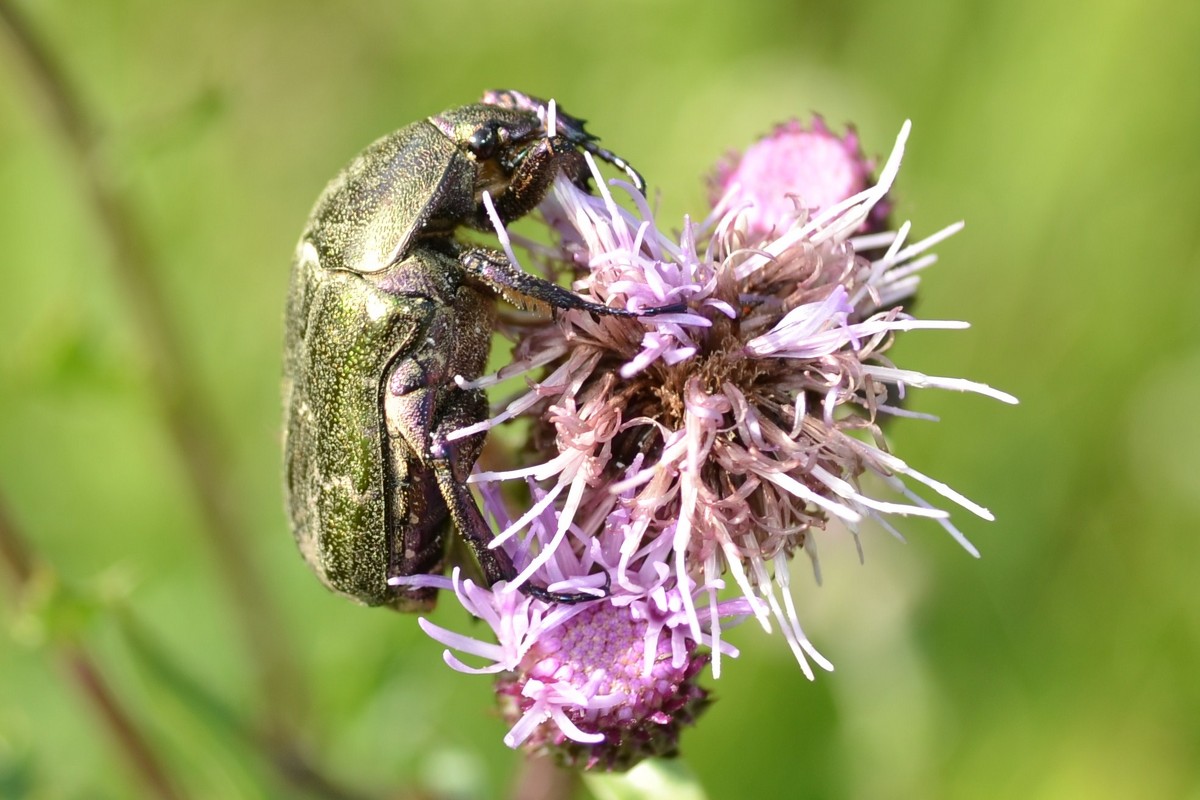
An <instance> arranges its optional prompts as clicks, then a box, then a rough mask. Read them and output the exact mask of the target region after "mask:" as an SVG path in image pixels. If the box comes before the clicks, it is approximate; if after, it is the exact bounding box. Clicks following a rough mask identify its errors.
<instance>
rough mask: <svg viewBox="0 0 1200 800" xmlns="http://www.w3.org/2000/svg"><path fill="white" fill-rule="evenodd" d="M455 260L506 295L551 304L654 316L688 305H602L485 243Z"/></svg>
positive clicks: (604, 312)
mask: <svg viewBox="0 0 1200 800" xmlns="http://www.w3.org/2000/svg"><path fill="white" fill-rule="evenodd" d="M458 260H459V263H460V264H462V267H463V269H464V270H466V272H467V274H468V275H470V276H471V277H473V278H475V279H477V280H479V281H481V282H482V283H485V284H487V285H488V286H490V287H491V288H492V289H495V290H496V291H497V292H499V293H500V294H501V295H503V296H504V297H505V298H506V299H509V298H512V296H513V295H516V296H517V297H518V298H519V297H529V298H533V299H534V300H536V301H538V302H541V303H545V304H546V305H548V306H550V307H551V308H558V309H575V310H578V311H587V312H589V313H592V314H599V315H602V316H609V317H653V316H656V315H658V314H678V313H680V312H681V311H684V310H686V308H687V307H686V305H684V304H683V303H672V304H671V305H666V306H657V307H655V308H647V309H646V310H645V311H627V310H626V309H624V308H612V307H611V306H606V305H601V304H600V303H597V302H594V301H592V300H585V299H584V298H582V297H580V296H579V295H577V294H575V293H574V292H572V291H570V290H569V289H564V288H563V287H561V286H559V285H558V284H557V283H552V282H551V281H548V280H546V279H545V278H539V277H537V276H535V275H530V274H529V273H528V272H525V271H524V270H521V269H519V268H517V267H514V266H513V265H512V263H510V262H509V260H508V258H507V257H506V256H505V255H504V254H503V253H498V252H496V251H495V250H489V249H488V248H486V247H469V248H466V249H464V250H463V251H462V252H461V253H459V256H458Z"/></svg>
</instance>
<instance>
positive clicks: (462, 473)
mask: <svg viewBox="0 0 1200 800" xmlns="http://www.w3.org/2000/svg"><path fill="white" fill-rule="evenodd" d="M486 414H487V398H486V396H485V395H484V393H483V392H482V391H480V390H474V391H466V392H457V393H455V396H454V398H453V399H451V400H449V401H448V402H447V404H446V413H444V414H443V415H442V417H441V419H440V420H439V423H438V426H437V428H436V429H435V430H434V431H433V434H432V437H431V443H432V447H431V461H430V466H431V467H432V469H433V474H434V475H435V476H436V478H437V483H438V489H439V490H440V491H441V495H442V497H443V498H444V499H445V501H446V508H447V509H448V510H449V512H450V518H451V519H452V520H453V521H454V524H455V525H456V526H457V527H458V530H459V532H460V533H461V534H462V537H463V539H464V540H465V541H466V543H467V545H468V546H469V547H470V548H471V552H472V553H473V554H474V555H475V558H476V559H477V560H478V561H479V566H480V569H482V570H483V576H484V578H485V579H486V580H487V582H488V584H489V585H490V584H494V583H497V582H499V581H512V580H513V579H514V578H516V576H517V570H516V567H515V566H514V565H513V562H512V559H511V558H510V557H509V555H508V553H507V552H506V551H505V550H504V549H503V548H500V547H489V544H490V543H491V541H492V539H493V535H492V529H491V527H490V526H489V525H488V524H487V520H485V519H484V518H483V512H481V511H480V510H479V505H478V504H477V503H476V502H475V497H474V495H472V494H471V490H470V489H469V488H468V487H467V478H468V477H469V476H470V473H471V468H472V467H473V466H474V465H475V461H476V460H477V459H478V458H479V451H480V450H481V449H482V446H483V434H477V435H475V436H470V437H466V438H465V439H460V440H458V441H455V442H449V441H447V439H446V435H447V434H448V433H450V432H451V431H455V430H459V429H460V428H464V427H466V426H467V425H470V424H473V423H474V422H475V421H476V420H479V419H481V418H483V417H485V416H486ZM609 586H610V580H609V578H608V576H607V575H606V576H605V584H604V589H603V594H601V595H596V594H590V593H585V592H569V593H567V592H552V591H550V590H549V589H547V588H546V587H544V586H538V585H537V584H534V583H530V582H526V583H524V584H522V585H521V586H520V591H521V592H523V593H525V594H528V595H530V596H532V597H536V598H537V599H538V600H542V601H545V602H547V603H583V602H587V601H589V600H598V599H600V598H601V597H607V596H608V590H609Z"/></svg>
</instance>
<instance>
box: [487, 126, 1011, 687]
mask: <svg viewBox="0 0 1200 800" xmlns="http://www.w3.org/2000/svg"><path fill="white" fill-rule="evenodd" d="M907 133H908V125H907V124H906V125H905V127H904V129H903V130H902V131H901V135H900V137H899V138H898V140H897V144H896V148H895V149H894V151H893V153H892V156H891V158H889V160H888V162H887V164H885V166H884V168H883V170H882V172H881V177H880V183H878V184H877V185H875V186H873V187H870V188H866V189H863V191H861V192H859V193H857V194H855V195H853V196H851V197H847V198H843V199H842V200H840V201H837V202H833V203H832V204H830V205H829V206H828V207H826V208H823V209H821V210H820V211H819V212H818V213H817V214H816V215H815V216H811V217H810V215H809V213H808V211H807V209H804V208H800V209H799V210H798V211H797V213H796V214H795V216H794V218H792V219H791V221H790V223H789V225H788V227H786V228H785V229H782V230H775V231H774V232H773V233H772V234H770V235H768V236H765V237H764V238H762V239H761V240H759V241H758V242H757V243H756V246H755V247H754V249H745V248H744V247H743V243H744V242H746V241H747V240H748V235H749V234H748V230H750V226H751V223H752V219H751V218H750V217H749V216H748V214H749V211H748V210H747V208H746V207H744V206H743V207H739V206H738V205H737V203H735V202H732V201H731V200H730V198H728V197H727V198H725V199H723V200H722V201H721V202H720V203H719V204H718V206H719V208H725V209H728V210H727V211H726V212H725V213H724V214H718V215H715V216H714V217H713V218H712V219H710V220H708V221H706V223H705V224H704V225H697V224H694V223H692V222H690V221H689V220H685V223H684V228H683V232H682V234H681V235H680V236H679V237H678V238H675V237H669V236H667V235H666V234H664V233H663V232H662V231H661V230H660V228H659V227H658V225H657V224H656V223H655V221H654V219H653V216H652V214H651V212H650V210H649V206H648V204H647V202H646V200H645V198H644V197H642V196H641V195H640V193H638V192H637V191H636V190H634V189H633V187H632V186H630V185H628V184H623V183H620V182H615V183H616V185H619V186H621V187H622V188H623V190H624V191H625V192H626V193H627V194H628V195H629V196H630V199H631V202H632V205H633V207H634V208H635V209H636V211H629V210H627V209H626V208H624V207H622V206H621V205H619V204H617V203H616V202H615V200H614V198H613V197H612V195H611V194H610V192H609V190H608V187H607V186H605V185H604V183H603V181H602V180H601V179H600V176H599V174H598V172H595V165H594V163H593V164H592V168H593V171H594V173H595V177H596V182H597V185H598V186H599V187H600V195H599V196H591V195H589V194H586V193H584V192H582V191H580V190H579V189H577V188H576V187H575V186H573V185H572V184H570V183H568V182H565V181H559V182H558V183H556V184H555V188H554V190H553V193H552V196H551V197H550V198H548V199H547V201H546V202H545V203H544V204H543V210H544V213H545V216H546V219H547V221H548V223H549V224H550V225H551V226H552V227H553V228H554V229H555V230H556V231H557V232H558V233H559V234H560V237H561V239H560V245H559V248H560V249H559V252H558V253H557V254H556V255H555V257H554V258H555V260H557V261H559V262H563V261H565V262H569V263H571V264H573V265H574V266H575V270H576V271H575V274H574V277H575V278H576V283H575V288H576V290H577V291H579V292H580V293H582V294H585V295H588V296H590V297H591V298H593V299H595V300H597V301H599V302H603V303H606V304H608V305H610V306H618V307H622V308H627V309H631V310H640V309H644V308H647V307H650V306H653V305H661V304H664V303H671V302H684V303H686V304H687V310H686V312H683V313H679V314H669V315H661V316H655V317H647V318H642V319H629V318H618V317H599V318H597V317H593V316H591V315H588V314H582V313H576V312H567V313H564V314H561V315H560V316H559V318H558V319H557V320H555V321H554V322H552V323H541V324H534V325H529V326H525V327H520V326H518V327H516V328H514V330H513V333H514V334H515V336H516V339H517V344H516V347H515V349H514V356H515V360H516V362H517V363H518V364H522V363H523V364H530V365H532V364H541V365H546V366H545V368H546V369H547V370H548V371H549V373H550V374H549V377H547V378H546V379H544V380H542V381H541V382H535V383H532V384H531V386H532V388H531V390H530V391H529V392H528V393H526V394H525V395H524V396H522V397H519V398H518V399H517V400H515V401H514V402H513V403H512V404H510V406H509V409H508V410H507V411H506V412H504V413H503V414H502V415H501V417H498V418H497V421H498V420H499V419H500V418H503V417H507V416H511V415H513V414H515V413H522V414H527V415H532V416H534V418H535V425H534V434H533V436H534V441H535V442H536V443H540V446H541V447H542V449H543V452H544V453H545V456H546V460H545V461H544V462H543V463H541V464H540V465H538V466H536V467H531V468H529V469H527V470H517V471H512V472H509V473H492V474H489V475H486V476H482V477H484V478H487V479H503V478H512V477H521V476H526V475H530V474H536V475H537V477H538V478H539V480H542V481H544V482H546V484H545V485H548V486H549V489H548V491H550V492H560V493H562V492H563V490H564V489H565V487H566V486H568V485H570V486H571V487H578V488H579V491H578V493H577V494H575V495H574V500H572V499H571V497H572V496H571V495H569V494H564V497H566V498H567V500H566V501H565V502H564V501H563V500H561V499H560V500H556V501H555V502H556V503H558V507H559V508H560V509H561V510H562V517H561V519H560V521H559V523H558V524H559V526H560V529H565V528H566V527H567V526H570V525H575V526H576V527H578V528H579V530H580V531H581V533H582V534H583V535H584V536H585V537H587V536H593V537H595V536H600V535H601V534H602V532H603V531H604V530H605V529H606V528H605V526H606V525H608V522H607V521H606V519H607V518H606V517H605V514H612V513H614V512H615V511H616V510H620V512H621V514H622V515H623V519H624V522H623V528H622V529H621V530H620V532H619V533H620V538H621V539H622V541H623V543H622V548H623V551H624V552H635V551H638V550H639V549H640V548H645V547H648V546H651V543H654V545H655V546H656V547H659V548H660V549H661V550H662V552H663V559H662V563H663V564H665V565H669V567H670V570H671V573H672V577H673V579H674V580H675V581H676V582H677V583H678V584H679V585H688V584H689V582H695V583H697V584H701V583H705V582H712V581H713V580H715V579H717V578H719V576H722V575H724V574H726V573H728V574H729V576H731V578H732V580H733V582H734V583H735V584H736V585H737V586H738V587H739V588H740V589H741V591H742V594H743V597H744V598H745V600H746V602H747V604H748V608H749V609H750V610H751V611H752V612H753V614H754V615H755V616H756V617H757V618H758V619H759V620H760V622H761V623H762V624H763V625H764V626H766V627H772V626H773V624H778V625H779V626H780V627H781V628H782V630H783V631H784V634H785V637H786V638H787V640H788V641H789V643H790V644H791V646H792V649H793V651H794V652H795V653H796V656H797V658H798V659H799V661H800V663H801V664H802V666H803V667H804V669H805V672H806V673H807V674H809V675H810V676H811V675H812V672H811V669H810V667H809V663H810V662H815V663H816V664H818V665H820V666H823V667H826V668H829V664H828V662H827V661H825V660H824V659H823V658H822V657H821V656H820V654H819V653H817V651H816V650H815V649H814V648H813V647H812V645H811V643H809V641H808V639H807V638H806V637H805V636H804V633H803V631H802V629H801V627H800V624H799V621H798V618H797V615H796V612H795V609H794V608H793V607H792V605H791V599H790V595H789V594H788V593H787V592H786V591H783V589H784V586H785V584H786V582H787V580H788V578H787V568H786V565H787V562H788V560H789V559H790V558H791V556H792V555H793V554H794V553H795V552H796V551H798V550H803V551H805V552H806V553H807V554H808V555H810V556H813V557H815V549H814V542H813V533H814V532H815V531H817V530H820V529H822V528H824V527H825V525H826V523H827V521H828V520H829V519H830V518H835V519H837V520H839V521H841V522H842V523H844V524H845V525H846V526H847V527H848V528H849V529H850V530H851V532H853V533H855V534H856V535H857V531H858V527H859V524H860V523H861V522H862V521H863V520H864V519H866V518H875V519H878V520H880V521H881V522H883V523H884V525H885V527H889V529H891V528H890V525H889V523H888V522H887V521H886V517H888V516H892V515H904V516H915V517H927V518H931V519H934V520H936V521H937V522H938V524H940V525H942V526H943V527H944V528H945V529H946V530H947V531H949V532H950V533H951V535H952V536H954V538H955V539H957V540H958V541H959V542H960V543H962V544H963V546H964V547H966V548H967V549H968V550H970V551H971V552H972V553H974V552H975V551H974V548H973V547H972V546H971V545H970V544H969V543H968V542H967V541H966V539H965V537H963V536H962V534H961V533H959V532H958V530H957V528H955V527H954V526H953V525H952V524H951V523H950V522H949V519H948V517H949V514H948V513H947V512H946V511H944V510H941V509H938V508H934V507H932V506H931V505H930V504H929V503H928V502H926V501H925V500H923V499H921V498H920V497H919V496H917V495H916V494H915V493H913V492H912V491H911V490H910V489H909V488H908V486H907V484H906V481H916V482H918V483H923V484H925V485H926V486H927V487H929V488H932V489H933V490H934V491H935V492H937V493H938V494H940V495H942V496H943V497H944V498H946V499H948V500H950V501H951V502H954V503H957V504H958V505H960V506H962V507H964V508H966V509H967V510H969V511H971V512H973V513H976V514H978V515H980V516H982V517H984V518H990V515H989V514H988V512H987V511H986V509H983V508H982V507H980V506H978V505H976V504H974V503H972V502H971V501H969V500H967V499H966V498H964V497H962V496H961V495H959V494H957V493H955V492H954V491H953V490H951V489H950V488H949V487H948V486H946V485H945V484H942V483H940V482H937V481H934V480H932V479H930V478H928V477H926V476H925V475H923V474H921V473H920V472H918V471H916V470H914V469H912V468H911V467H909V466H908V465H907V464H906V463H905V462H903V461H901V460H900V459H898V458H896V457H895V456H894V455H892V454H891V453H890V452H888V450H887V447H886V443H885V441H884V437H883V434H882V432H881V431H880V429H879V426H878V424H877V416H878V415H880V414H889V413H901V412H900V410H899V409H896V408H894V407H892V406H891V405H890V404H889V401H888V398H889V389H893V390H895V391H897V392H903V391H904V389H905V388H907V387H912V386H937V387H941V388H951V389H956V390H964V391H974V392H979V393H983V394H987V395H990V396H992V397H995V398H997V399H1000V400H1003V401H1005V402H1014V399H1013V398H1012V397H1011V396H1009V395H1007V394H1005V393H1003V392H999V391H996V390H993V389H991V388H990V387H987V386H984V385H982V384H977V383H973V382H970V381H965V380H961V379H950V378H938V377H934V376H927V375H923V374H920V373H916V372H913V371H907V370H902V369H898V368H897V367H896V366H895V365H893V364H892V363H891V361H890V360H889V359H888V358H887V356H886V353H887V350H888V349H889V347H890V346H891V343H892V341H893V338H894V336H895V335H896V334H898V333H901V332H904V331H909V330H915V329H922V328H925V329H939V328H940V329H946V328H962V327H966V326H965V323H961V322H953V321H922V320H916V319H914V318H912V317H911V316H909V315H908V314H906V313H904V312H903V310H902V309H901V308H899V307H898V306H897V305H896V302H897V301H898V300H899V299H902V298H903V297H906V296H908V295H910V294H911V293H912V292H913V291H914V290H915V288H916V284H917V281H918V280H919V276H918V273H919V271H920V270H921V269H923V268H924V267H926V266H928V265H929V264H930V263H932V262H933V258H932V256H929V255H928V254H927V250H928V249H929V248H930V247H931V246H932V245H934V244H936V243H937V242H938V241H941V239H942V238H944V237H945V236H946V235H949V234H950V233H953V232H954V231H955V230H957V229H958V227H959V226H950V228H948V229H946V230H944V231H942V232H939V233H937V234H934V235H933V236H931V237H928V238H927V239H925V240H922V241H920V242H917V243H915V244H911V245H910V244H907V234H908V226H907V225H905V226H903V227H902V228H901V229H900V231H898V232H897V233H895V234H891V235H888V236H886V237H880V236H873V237H871V238H870V240H869V244H870V245H871V247H873V248H877V251H878V257H877V258H875V259H873V260H867V259H865V258H863V257H861V256H860V255H858V253H857V252H856V249H855V243H856V242H861V241H863V239H862V238H861V237H860V238H858V239H855V238H853V237H855V236H856V234H857V232H858V231H859V230H860V229H861V228H862V225H863V222H864V221H866V220H867V219H868V218H870V216H871V214H872V212H873V211H874V209H875V208H876V207H877V206H878V204H879V203H880V202H881V201H882V200H883V198H884V197H885V195H886V194H887V192H888V190H889V189H890V186H891V183H892V181H893V180H894V178H895V175H896V172H897V169H898V167H899V162H900V157H901V155H902V153H903V146H904V142H905V140H906V137H907ZM589 162H590V156H589ZM738 191H741V189H740V188H739V189H738ZM773 230H774V229H773ZM498 233H500V235H501V236H502V237H503V236H504V235H505V234H504V232H503V231H498ZM598 420H603V421H604V424H603V435H601V430H600V428H598V427H597V421H598ZM581 433H584V434H585V435H582V436H581ZM584 466H586V476H587V477H586V479H584V480H583V483H582V484H581V483H580V480H581V479H580V474H581V472H580V470H582V469H583V468H584ZM572 470H574V472H572ZM867 475H873V476H875V477H876V478H878V479H880V482H882V483H883V484H884V485H885V486H886V487H888V488H889V489H891V490H894V491H895V493H896V494H897V495H898V496H899V497H898V498H896V499H882V498H877V497H875V496H873V495H871V494H869V493H867V491H866V490H865V489H864V487H863V485H862V479H863V478H864V477H865V476H867ZM617 495H620V497H619V498H616V499H614V497H615V496H617ZM589 509H592V511H589ZM594 509H601V510H602V512H596V511H594ZM681 599H682V600H683V602H684V604H685V606H686V609H685V611H686V613H687V615H688V618H689V627H690V630H691V632H692V634H693V636H697V637H698V636H699V635H700V633H701V630H702V625H701V613H700V610H699V609H698V608H697V607H695V606H694V605H692V601H693V597H692V594H691V593H684V594H683V595H682V596H681Z"/></svg>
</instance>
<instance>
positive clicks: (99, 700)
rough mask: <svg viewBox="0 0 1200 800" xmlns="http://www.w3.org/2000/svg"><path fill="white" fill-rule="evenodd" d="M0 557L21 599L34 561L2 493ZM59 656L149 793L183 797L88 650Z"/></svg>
mask: <svg viewBox="0 0 1200 800" xmlns="http://www.w3.org/2000/svg"><path fill="white" fill-rule="evenodd" d="M0 559H3V563H4V566H5V567H6V568H7V570H8V572H9V574H10V577H11V583H12V587H13V595H14V596H15V597H16V598H18V599H19V598H20V597H21V595H22V594H23V592H24V590H25V589H26V587H27V586H28V585H29V583H30V582H31V581H32V580H33V577H34V571H35V563H36V562H35V560H34V557H33V555H32V554H31V553H30V551H29V547H28V546H27V545H26V543H25V539H24V537H23V536H22V535H21V534H20V532H19V531H18V530H17V526H16V523H15V522H14V521H13V519H12V517H11V516H10V515H9V513H8V508H7V506H6V505H5V503H4V498H3V497H0ZM58 656H59V660H60V661H61V662H62V664H63V665H64V666H65V668H66V671H67V674H68V675H69V676H70V678H71V680H72V681H73V682H74V683H75V685H76V686H77V687H78V689H79V691H80V692H81V693H82V695H83V697H84V699H85V700H87V702H88V703H89V704H90V705H91V706H92V709H93V710H94V711H95V712H96V715H97V716H98V717H99V719H100V722H101V723H102V724H103V725H104V727H105V728H106V729H107V730H108V732H109V733H110V734H111V735H112V741H113V743H114V745H115V746H116V748H117V749H118V750H120V751H121V754H122V755H123V756H125V760H126V761H127V762H128V763H129V766H130V767H131V768H132V769H133V771H134V772H135V773H136V774H137V776H138V778H139V779H140V780H141V782H142V783H143V784H144V785H145V787H146V789H147V790H148V791H149V792H150V794H151V795H152V796H154V797H158V798H162V799H163V800H182V799H183V798H184V797H185V795H184V794H183V793H182V792H181V791H180V790H179V788H178V787H176V786H175V784H174V782H173V781H172V780H171V778H170V776H169V774H168V772H167V770H166V768H165V767H164V766H163V764H162V762H161V761H159V759H158V756H157V755H156V754H155V752H154V750H153V749H151V747H150V744H149V742H148V741H147V739H146V737H145V736H144V735H143V734H142V732H141V730H140V729H139V728H138V726H137V723H136V722H135V721H134V718H133V716H132V715H131V714H130V713H129V712H128V711H126V710H125V707H124V706H123V705H122V704H121V700H120V698H119V697H117V694H116V693H115V692H114V691H113V689H112V687H111V686H110V685H109V683H108V681H107V680H105V678H104V676H103V675H102V674H101V672H100V668H99V667H98V666H97V664H96V660H95V659H94V658H93V657H92V655H91V653H90V652H89V651H88V649H87V648H86V647H84V646H83V645H82V644H79V643H77V642H75V643H70V644H65V645H62V646H61V647H60V648H59V652H58Z"/></svg>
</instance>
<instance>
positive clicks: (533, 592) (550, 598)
mask: <svg viewBox="0 0 1200 800" xmlns="http://www.w3.org/2000/svg"><path fill="white" fill-rule="evenodd" d="M602 571H603V572H604V588H603V590H602V591H603V594H599V595H595V594H591V593H590V592H552V591H550V590H549V589H547V588H546V587H545V586H538V585H537V584H536V583H529V582H528V581H526V582H525V583H523V584H521V587H520V591H521V593H522V594H527V595H529V596H530V597H532V598H534V599H537V600H541V601H542V602H543V603H565V604H567V605H574V604H576V603H587V602H589V601H591V600H603V599H604V598H606V597H608V596H609V595H611V594H612V575H610V574H609V572H608V570H602Z"/></svg>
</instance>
